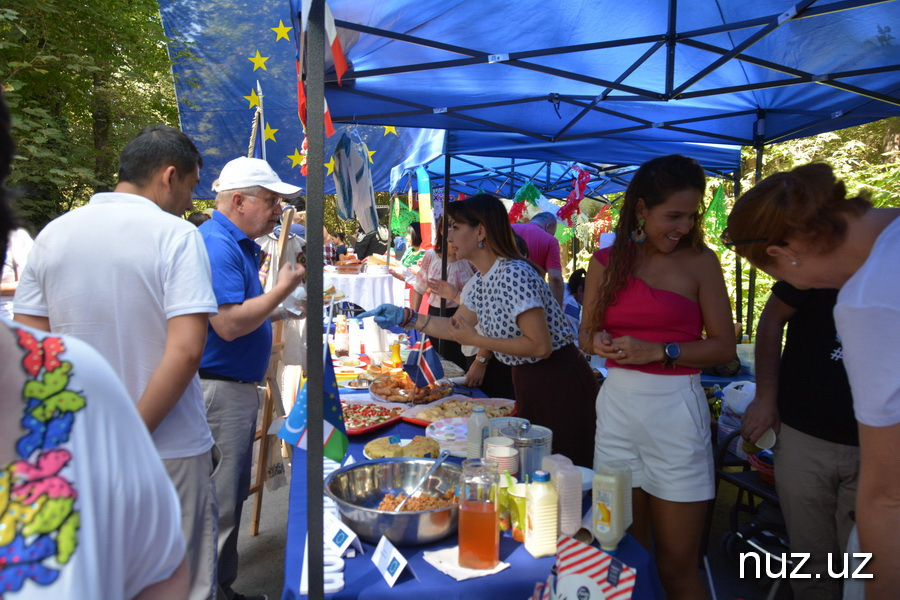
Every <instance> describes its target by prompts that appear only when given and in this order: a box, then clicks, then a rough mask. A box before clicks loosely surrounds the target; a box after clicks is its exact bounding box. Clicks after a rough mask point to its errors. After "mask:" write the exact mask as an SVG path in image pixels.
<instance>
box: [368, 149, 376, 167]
mask: <svg viewBox="0 0 900 600" xmlns="http://www.w3.org/2000/svg"><path fill="white" fill-rule="evenodd" d="M368 152H369V162H370V163H372V164H373V165H374V164H375V161H374V160H372V156H374V155H375V153H376V152H378V150H369V151H368Z"/></svg>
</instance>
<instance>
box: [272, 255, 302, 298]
mask: <svg viewBox="0 0 900 600" xmlns="http://www.w3.org/2000/svg"><path fill="white" fill-rule="evenodd" d="M305 276H306V269H304V268H303V266H301V265H296V264H293V263H289V262H286V263H284V265H282V267H281V268H280V269H278V286H279V287H281V288H283V289H284V290H285V291H286V292H288V293H291V292H293V291H294V290H295V289H296V288H297V286H298V285H300V283H302V281H303V277H305Z"/></svg>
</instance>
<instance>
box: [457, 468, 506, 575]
mask: <svg viewBox="0 0 900 600" xmlns="http://www.w3.org/2000/svg"><path fill="white" fill-rule="evenodd" d="M462 467H463V479H462V481H463V485H462V497H461V499H460V503H459V566H461V567H466V568H469V569H492V568H494V567H495V566H497V563H499V562H500V524H499V521H498V518H497V514H498V513H497V500H498V499H499V494H498V489H497V487H498V483H499V474H498V473H497V463H496V461H493V460H481V459H474V460H464V461H463V465H462Z"/></svg>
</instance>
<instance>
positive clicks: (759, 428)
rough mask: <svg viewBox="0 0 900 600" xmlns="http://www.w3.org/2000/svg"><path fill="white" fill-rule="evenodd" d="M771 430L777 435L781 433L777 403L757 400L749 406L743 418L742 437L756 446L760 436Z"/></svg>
mask: <svg viewBox="0 0 900 600" xmlns="http://www.w3.org/2000/svg"><path fill="white" fill-rule="evenodd" d="M769 428H771V429H772V431H774V432H775V433H776V434H778V433H781V419H780V418H779V416H778V408H777V406H776V405H775V401H774V399H772V400H771V401H767V400H764V399H762V398H755V399H754V400H753V401H752V402H751V403H750V404H748V405H747V410H745V411H744V416H743V417H742V418H741V437H743V438H744V439H745V440H747V441H748V442H750V443H751V444H755V443H756V440H758V439H759V436H761V435H762V434H764V433H765V432H766V430H767V429H769Z"/></svg>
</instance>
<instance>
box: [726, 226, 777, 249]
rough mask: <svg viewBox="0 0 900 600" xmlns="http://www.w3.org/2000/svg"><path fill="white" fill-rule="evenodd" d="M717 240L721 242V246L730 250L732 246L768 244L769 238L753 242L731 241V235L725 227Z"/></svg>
mask: <svg viewBox="0 0 900 600" xmlns="http://www.w3.org/2000/svg"><path fill="white" fill-rule="evenodd" d="M719 240H721V242H722V245H723V246H725V247H726V248H731V247H733V246H747V245H749V244H762V243H763V242H768V241H769V238H757V239H755V240H737V241H736V240H733V239H731V234H730V233H728V228H727V227H726V228H725V229H724V230H723V231H722V235H720V236H719Z"/></svg>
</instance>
